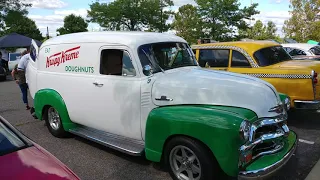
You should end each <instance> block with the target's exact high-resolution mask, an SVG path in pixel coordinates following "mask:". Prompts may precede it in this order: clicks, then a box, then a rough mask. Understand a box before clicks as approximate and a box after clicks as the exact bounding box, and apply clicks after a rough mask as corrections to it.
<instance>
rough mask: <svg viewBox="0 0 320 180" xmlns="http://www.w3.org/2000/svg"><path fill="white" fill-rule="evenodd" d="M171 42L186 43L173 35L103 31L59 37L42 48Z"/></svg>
mask: <svg viewBox="0 0 320 180" xmlns="http://www.w3.org/2000/svg"><path fill="white" fill-rule="evenodd" d="M170 41H171V42H172V41H173V42H185V43H186V41H185V40H184V39H183V38H181V37H178V36H176V35H172V34H165V33H155V32H138V31H103V32H81V33H72V34H66V35H61V36H57V37H54V38H50V39H48V40H47V41H45V42H44V43H43V44H42V47H43V46H47V45H53V44H63V43H84V42H104V43H110V44H122V45H126V46H135V47H138V46H140V45H142V44H148V43H155V42H170Z"/></svg>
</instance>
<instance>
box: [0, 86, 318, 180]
mask: <svg viewBox="0 0 320 180" xmlns="http://www.w3.org/2000/svg"><path fill="white" fill-rule="evenodd" d="M29 99H30V101H31V98H29ZM0 115H1V116H3V117H4V118H5V119H7V120H8V121H9V122H10V123H11V124H12V125H14V126H15V127H17V128H18V129H19V130H20V131H21V132H22V133H24V134H25V135H26V136H28V137H29V138H31V139H32V140H34V141H35V142H36V143H38V144H39V145H41V146H42V147H44V148H45V149H47V150H48V151H49V152H51V153H52V154H53V155H55V156H56V157H57V158H58V159H60V160H61V161H62V162H63V163H65V164H66V165H67V166H68V167H70V168H71V169H72V170H73V171H74V172H75V173H76V174H77V175H78V176H79V177H80V178H81V179H97V180H98V179H115V180H117V179H119V180H120V179H121V180H125V179H130V180H135V179H137V180H138V179H139V180H142V179H143V180H144V179H146V180H149V179H150V180H151V179H152V180H164V179H171V178H170V177H169V175H168V173H166V172H164V171H163V170H159V168H158V165H157V164H154V163H151V162H149V161H147V160H145V158H143V157H131V156H128V155H125V154H123V153H120V152H117V151H114V150H111V149H109V148H106V147H103V146H101V145H98V144H96V143H93V142H90V141H87V140H85V139H82V138H80V137H74V136H72V137H70V138H65V139H58V138H55V137H53V136H52V135H51V134H50V133H49V131H48V130H47V127H46V126H44V122H41V121H38V120H34V119H33V118H32V117H31V115H30V113H29V111H26V110H25V107H24V105H23V103H22V100H21V93H20V89H19V87H18V86H17V85H16V84H15V83H14V82H13V81H6V82H0ZM319 117H320V114H316V113H301V112H293V113H290V114H289V120H288V125H289V127H290V128H291V129H292V130H294V131H295V132H296V133H297V134H298V136H299V139H300V141H299V143H298V148H297V151H296V153H295V155H294V156H293V158H291V160H290V161H289V162H288V164H287V165H286V166H284V168H283V169H282V170H281V171H280V172H279V173H278V175H276V176H275V177H273V178H272V179H275V180H278V179H279V180H280V179H281V180H284V179H288V180H289V179H290V180H295V179H297V180H303V179H304V178H305V177H306V176H307V175H308V173H309V172H310V171H311V169H312V167H313V166H314V165H315V164H316V162H317V161H318V159H319V158H320V153H319V152H320V118H319Z"/></svg>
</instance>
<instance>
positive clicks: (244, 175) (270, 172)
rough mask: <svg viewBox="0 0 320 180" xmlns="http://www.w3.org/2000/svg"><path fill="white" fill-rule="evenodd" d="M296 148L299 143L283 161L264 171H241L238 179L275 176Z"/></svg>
mask: <svg viewBox="0 0 320 180" xmlns="http://www.w3.org/2000/svg"><path fill="white" fill-rule="evenodd" d="M296 148H297V141H295V144H294V145H293V146H292V148H291V150H290V151H288V153H287V154H286V155H285V156H284V157H283V158H282V159H281V160H279V161H277V162H275V163H274V164H272V165H270V166H268V167H265V168H262V169H258V170H254V171H240V172H239V176H238V179H263V178H267V177H270V176H272V175H274V174H275V173H277V171H278V170H280V169H281V168H282V167H283V166H284V165H285V164H286V163H287V162H288V161H289V159H290V158H291V156H292V155H293V154H294V153H295V151H296Z"/></svg>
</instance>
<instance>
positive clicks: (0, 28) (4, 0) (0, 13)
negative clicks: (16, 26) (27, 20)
mask: <svg viewBox="0 0 320 180" xmlns="http://www.w3.org/2000/svg"><path fill="white" fill-rule="evenodd" d="M30 6H31V4H27V3H24V2H23V1H21V0H0V32H2V33H3V32H4V30H5V26H6V25H5V18H6V16H7V15H8V13H9V12H12V11H18V12H20V13H21V14H23V15H26V14H27V13H28V12H27V10H26V7H30Z"/></svg>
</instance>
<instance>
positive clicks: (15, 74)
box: [11, 51, 30, 110]
mask: <svg viewBox="0 0 320 180" xmlns="http://www.w3.org/2000/svg"><path fill="white" fill-rule="evenodd" d="M28 53H29V52H28V51H25V52H23V53H22V55H23V56H22V57H24V58H26V57H27V56H28ZM20 61H21V62H19V64H17V65H16V66H15V67H14V69H13V70H12V72H11V75H12V78H13V79H14V80H15V81H16V83H17V84H18V85H19V87H20V90H21V93H22V100H23V103H24V104H25V105H26V110H29V109H30V106H29V103H28V89H29V88H28V84H27V82H26V76H25V69H26V67H24V68H23V69H21V68H20V69H19V65H20V63H23V61H24V60H23V58H21V60H20ZM20 66H23V65H20Z"/></svg>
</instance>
